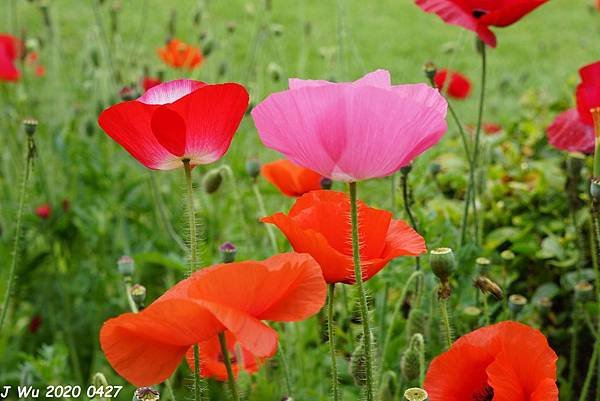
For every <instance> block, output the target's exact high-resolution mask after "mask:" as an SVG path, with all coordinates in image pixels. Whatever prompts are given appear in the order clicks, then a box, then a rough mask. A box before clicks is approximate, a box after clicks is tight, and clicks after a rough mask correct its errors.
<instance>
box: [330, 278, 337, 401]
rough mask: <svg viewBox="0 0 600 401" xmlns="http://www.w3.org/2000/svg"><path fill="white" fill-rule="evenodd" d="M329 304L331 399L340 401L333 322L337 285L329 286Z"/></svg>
mask: <svg viewBox="0 0 600 401" xmlns="http://www.w3.org/2000/svg"><path fill="white" fill-rule="evenodd" d="M328 289H329V291H328V302H327V330H328V332H327V333H328V335H329V351H330V353H331V399H332V400H333V401H338V400H339V399H340V393H339V389H338V384H339V380H338V371H337V359H336V355H335V354H336V353H335V321H334V320H333V305H334V302H333V301H334V295H335V283H332V284H329V287H328Z"/></svg>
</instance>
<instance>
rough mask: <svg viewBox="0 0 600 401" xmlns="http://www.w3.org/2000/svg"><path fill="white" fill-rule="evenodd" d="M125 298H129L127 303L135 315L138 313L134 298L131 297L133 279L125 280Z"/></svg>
mask: <svg viewBox="0 0 600 401" xmlns="http://www.w3.org/2000/svg"><path fill="white" fill-rule="evenodd" d="M125 296H126V297H127V303H128V304H129V309H131V311H132V312H133V313H138V312H139V310H138V307H137V305H136V304H135V301H134V300H133V297H132V296H131V278H127V279H125Z"/></svg>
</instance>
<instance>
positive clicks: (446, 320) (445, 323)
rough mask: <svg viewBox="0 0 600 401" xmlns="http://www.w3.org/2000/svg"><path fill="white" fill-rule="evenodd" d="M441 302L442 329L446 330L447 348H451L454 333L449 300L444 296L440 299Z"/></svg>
mask: <svg viewBox="0 0 600 401" xmlns="http://www.w3.org/2000/svg"><path fill="white" fill-rule="evenodd" d="M439 304H440V319H441V321H442V329H443V331H444V333H443V334H444V341H445V343H446V349H449V348H450V347H451V346H452V343H453V342H454V338H453V335H452V326H451V324H450V316H449V315H448V302H447V300H446V299H444V298H440V299H439Z"/></svg>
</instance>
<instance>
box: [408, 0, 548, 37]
mask: <svg viewBox="0 0 600 401" xmlns="http://www.w3.org/2000/svg"><path fill="white" fill-rule="evenodd" d="M547 1H548V0H502V1H498V0H415V3H416V4H417V5H418V6H419V7H421V8H422V9H423V10H424V11H426V12H429V13H435V14H437V15H438V16H439V17H440V18H441V19H443V20H444V21H445V22H447V23H449V24H452V25H458V26H462V27H463V28H466V29H468V30H470V31H473V32H475V33H477V35H478V36H479V38H480V39H481V40H482V41H483V42H485V43H487V44H488V45H490V46H492V47H496V36H495V35H494V33H493V32H492V31H491V30H490V26H497V27H505V26H508V25H512V24H514V23H515V22H517V21H518V20H520V19H521V18H523V17H524V16H525V15H526V14H529V13H530V12H531V11H533V10H534V9H536V8H537V7H539V6H541V5H542V4H544V3H546V2H547Z"/></svg>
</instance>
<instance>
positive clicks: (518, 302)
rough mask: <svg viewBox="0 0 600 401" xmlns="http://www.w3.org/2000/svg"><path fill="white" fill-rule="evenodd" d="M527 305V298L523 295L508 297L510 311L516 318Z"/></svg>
mask: <svg viewBox="0 0 600 401" xmlns="http://www.w3.org/2000/svg"><path fill="white" fill-rule="evenodd" d="M525 305H527V298H525V297H524V296H523V295H519V294H512V295H511V296H509V297H508V309H509V310H510V311H511V312H512V314H513V315H514V316H516V315H518V314H519V313H520V312H521V311H522V310H523V308H524V307H525Z"/></svg>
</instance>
